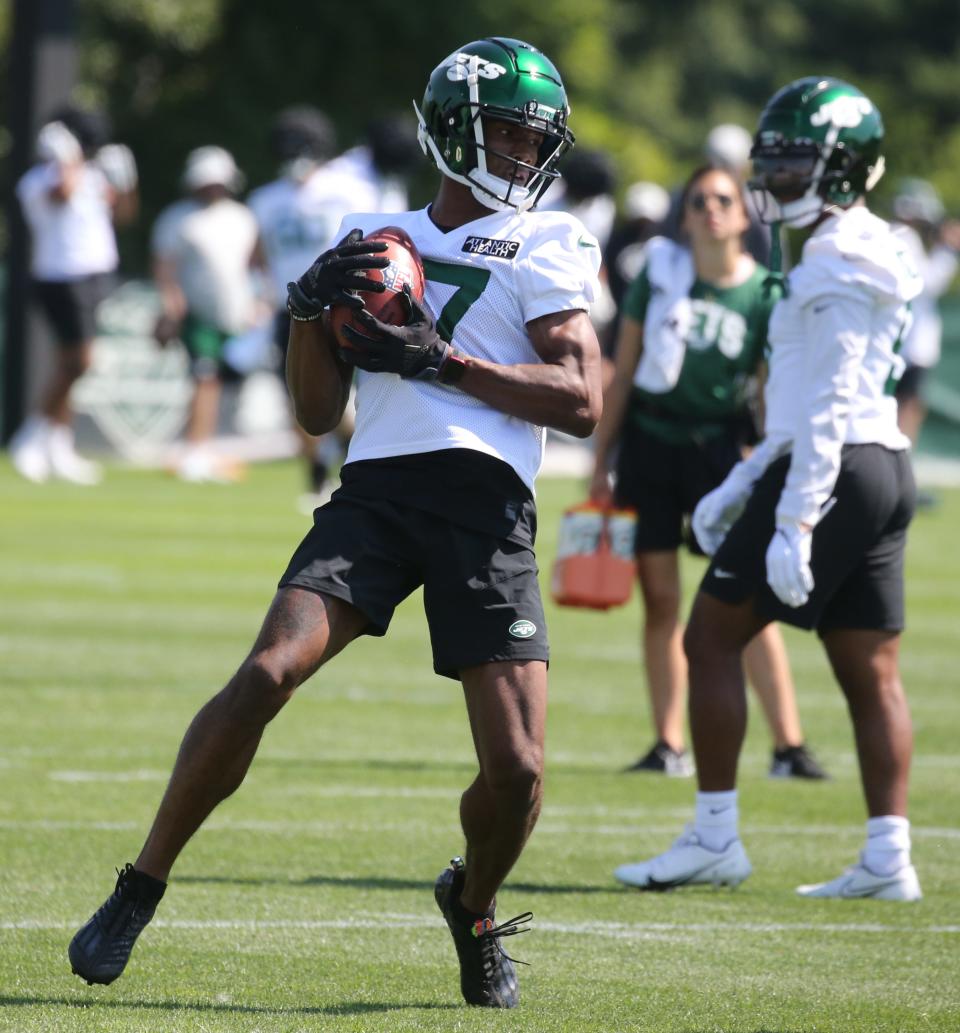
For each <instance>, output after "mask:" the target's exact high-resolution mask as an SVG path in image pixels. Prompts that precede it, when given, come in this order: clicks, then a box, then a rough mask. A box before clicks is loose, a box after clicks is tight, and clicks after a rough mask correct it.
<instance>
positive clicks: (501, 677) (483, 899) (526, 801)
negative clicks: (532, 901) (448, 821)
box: [460, 660, 547, 914]
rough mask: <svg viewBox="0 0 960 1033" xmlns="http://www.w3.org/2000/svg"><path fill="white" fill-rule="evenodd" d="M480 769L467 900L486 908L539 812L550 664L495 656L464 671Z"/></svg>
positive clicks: (466, 823)
mask: <svg viewBox="0 0 960 1033" xmlns="http://www.w3.org/2000/svg"><path fill="white" fill-rule="evenodd" d="M460 675H461V678H462V680H463V688H464V694H465V697H466V703H467V713H468V715H469V717H470V729H471V731H472V733H473V742H474V746H475V747H476V751H477V759H478V761H479V763H480V773H479V774H478V775H477V777H476V778H475V779H474V781H473V783H472V784H471V785H470V787H469V788H468V789H467V790H466V792H465V793H464V794H463V796H462V797H461V800H460V821H461V824H462V825H463V831H464V835H465V836H466V840H467V868H466V882H465V884H464V888H463V892H462V894H461V896H460V902H461V904H462V905H463V907H464V908H466V909H467V910H468V911H473V912H475V913H477V914H483V913H485V912H486V911H488V910H489V908H490V907H491V906H492V904H493V901H494V898H495V897H496V894H497V890H498V889H499V888H500V885H501V883H502V882H503V880H504V879H505V878H506V877H507V873H508V872H509V871H510V869H511V868H512V867H513V865H514V863H515V862H516V860H517V858H518V857H519V856H520V852H521V851H522V850H523V846H524V844H525V843H526V841H527V839H528V838H529V836H530V833H531V832H532V831H533V827H534V825H535V824H536V822H537V818H538V817H539V815H540V805H541V801H542V798H543V744H544V734H545V726H546V710H547V665H546V664H545V663H543V661H541V660H526V661H520V662H517V663H506V662H504V663H492V664H483V665H481V666H478V667H471V668H468V669H466V670H463V671H461V672H460Z"/></svg>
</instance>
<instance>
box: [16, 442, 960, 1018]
mask: <svg viewBox="0 0 960 1033" xmlns="http://www.w3.org/2000/svg"><path fill="white" fill-rule="evenodd" d="M299 477H300V471H299V469H298V468H296V467H295V466H294V465H293V464H292V463H281V464H277V465H270V466H263V467H258V468H255V469H254V470H253V471H252V472H251V475H250V477H249V479H248V480H247V481H246V482H245V483H244V484H242V485H239V486H235V487H216V486H189V485H183V484H180V483H178V482H176V481H174V480H172V479H170V478H168V477H166V476H164V475H162V474H159V473H149V472H132V471H126V470H121V469H111V470H110V471H109V477H108V479H107V481H106V483H105V484H104V485H103V486H102V487H101V488H99V489H95V490H83V489H77V488H71V487H68V486H61V485H49V486H44V487H42V488H38V487H35V486H33V485H29V484H26V483H24V482H23V481H20V480H18V479H17V478H15V476H14V475H13V474H12V472H11V470H10V466H9V463H8V462H7V461H6V459H5V458H4V459H0V554H2V563H0V582H2V592H0V678H2V682H0V686H2V699H0V704H2V710H0V714H2V718H0V1030H3V1031H15V1033H34V1031H44V1033H74V1031H87V1033H130V1031H151V1033H198V1031H204V1033H207V1031H218V1033H219V1031H230V1033H236V1031H247V1033H252V1031H255V1030H258V1031H261V1033H268V1031H269V1033H275V1031H277V1033H279V1031H284V1033H287V1031H289V1033H293V1031H306V1030H310V1031H314V1030H324V1031H325V1030H332V1031H345V1030H377V1031H381V1030H382V1031H391V1033H392V1031H398V1030H417V1031H418V1033H422V1031H424V1030H440V1031H446V1030H487V1029H498V1030H511V1031H521V1033H522V1031H537V1033H541V1031H542V1033H549V1031H554V1030H569V1031H597V1033H625V1031H663V1033H711V1031H725V1033H734V1031H736V1033H814V1031H824V1033H827V1031H829V1033H861V1031H862V1033H878V1031H884V1033H885V1031H894V1030H903V1031H911V1033H912V1031H918V1033H919V1031H936V1033H952V1031H956V1030H957V1029H960V882H958V872H960V863H958V862H960V804H958V799H960V752H958V748H957V745H958V742H960V728H958V726H960V698H958V693H957V688H958V684H960V646H958V635H960V592H958V587H957V586H958V584H960V550H958V549H957V547H956V544H955V542H956V534H957V528H958V527H960V493H958V492H952V493H947V492H945V493H943V497H942V504H941V505H940V507H939V508H938V509H936V510H933V511H931V512H927V513H924V514H921V515H920V516H919V517H918V518H917V520H916V523H915V524H914V530H913V535H912V539H911V543H910V551H909V563H908V588H909V618H910V629H909V631H908V634H907V637H906V639H905V645H904V650H903V669H904V675H905V680H906V682H907V685H908V690H909V694H910V698H911V701H912V708H913V715H914V719H915V723H916V747H917V748H916V759H915V766H914V777H913V799H912V807H913V813H912V818H913V822H914V826H913V836H914V852H915V860H916V863H917V867H918V869H919V872H920V877H921V881H922V884H923V889H924V892H925V894H926V895H925V898H924V900H923V901H921V902H919V903H917V904H909V905H904V904H885V903H880V902H871V901H849V902H846V901H844V902H831V901H822V902H820V901H810V900H804V899H801V898H798V897H796V896H795V895H794V893H793V889H794V887H795V886H796V885H797V884H798V883H801V882H810V881H816V880H820V879H826V878H831V877H833V876H834V875H836V874H838V873H839V871H840V870H841V869H842V868H843V867H844V866H845V865H847V864H849V863H850V862H852V861H853V860H854V858H855V855H856V851H857V850H858V849H859V846H860V843H861V838H862V834H863V813H862V805H861V799H860V792H859V785H858V780H857V772H856V766H855V762H854V755H853V746H852V738H851V732H850V727H849V722H848V720H847V717H846V713H845V709H844V705H843V703H842V700H841V698H840V695H839V692H838V690H837V689H836V688H835V686H834V685H833V682H832V680H831V678H830V676H829V674H828V671H827V668H826V664H825V661H824V659H823V656H822V654H821V652H820V650H819V648H818V646H817V642H816V640H815V639H814V638H813V637H812V636H805V635H801V634H796V633H788V645H789V648H790V655H791V658H792V662H793V669H794V672H795V675H796V679H797V683H798V687H799V696H800V704H801V711H802V715H803V719H804V722H805V725H806V731H807V736H808V739H809V741H810V742H811V744H812V746H813V748H814V749H815V751H816V753H817V755H818V756H819V758H820V759H821V760H822V761H823V762H824V764H825V765H826V767H827V768H828V769H829V771H830V772H831V774H832V775H833V776H834V777H833V779H832V781H830V782H829V783H826V784H797V783H792V782H782V781H771V780H769V779H767V778H766V766H767V762H768V759H769V747H770V744H769V741H768V737H767V733H766V729H765V727H764V724H763V721H762V718H761V717H760V714H759V709H758V707H757V706H756V705H755V702H754V701H751V727H750V733H749V738H748V741H747V745H746V749H745V753H744V757H743V761H742V767H741V773H742V778H741V790H742V804H741V814H742V816H743V822H744V827H743V835H744V841H745V844H746V846H747V849H748V851H749V853H750V856H751V859H752V861H753V864H754V868H755V874H754V875H753V877H752V878H750V879H749V880H748V881H747V882H746V883H745V884H744V885H743V886H741V887H740V889H738V890H737V891H735V892H729V891H714V890H712V889H709V888H703V889H694V890H688V891H685V892H684V891H680V892H674V893H668V894H664V895H646V894H640V893H637V892H631V891H626V890H624V889H621V888H619V887H618V886H617V885H616V884H615V882H614V881H613V878H612V876H611V872H612V870H613V868H614V867H615V866H616V865H617V864H619V863H621V862H623V861H626V860H634V859H637V858H641V857H644V856H649V855H650V854H652V853H654V852H659V851H660V850H662V849H664V848H665V847H666V846H667V845H668V844H669V842H670V841H671V839H672V838H673V837H674V836H675V835H677V834H678V833H679V831H680V830H681V828H682V826H683V823H684V822H685V821H686V820H688V819H689V817H690V816H691V813H692V794H693V785H692V783H691V782H690V781H689V780H673V779H663V778H659V777H657V776H649V775H637V774H630V775H627V774H620V773H619V769H620V768H621V767H622V766H624V765H625V764H627V763H628V762H630V761H632V760H633V759H635V757H636V756H637V755H638V753H639V752H640V751H641V750H642V749H643V748H645V747H646V746H647V745H649V740H650V737H651V736H650V731H649V724H648V721H647V716H646V705H645V701H644V694H643V692H642V691H641V682H640V670H639V648H638V604H637V601H636V599H634V600H633V602H632V603H631V604H630V605H629V606H627V607H626V608H624V609H622V610H619V611H616V612H612V613H610V614H606V615H604V614H597V613H588V612H582V611H575V610H565V611H561V610H557V609H555V608H551V609H550V610H549V611H548V617H549V622H550V631H551V639H552V642H553V664H552V668H551V697H552V698H551V708H552V709H551V714H550V721H549V740H548V755H547V785H546V805H545V808H544V811H543V816H542V819H541V821H540V824H539V826H538V828H537V830H536V832H535V833H534V836H533V838H532V840H531V842H530V845H529V847H528V849H527V851H526V852H525V854H524V856H523V857H522V858H521V860H520V863H519V864H518V865H517V868H516V869H515V871H514V872H513V874H512V876H511V878H510V880H509V882H508V883H507V885H506V886H505V887H504V889H503V891H502V893H501V895H500V902H499V915H500V917H501V919H505V918H509V917H510V916H512V915H515V914H517V913H519V912H522V911H526V910H528V909H529V910H532V911H533V912H535V916H536V917H535V919H534V922H533V932H532V933H530V934H529V935H526V936H522V937H516V938H514V939H512V940H511V941H509V944H508V946H509V948H510V952H511V953H512V954H513V955H514V956H515V957H519V958H521V959H523V960H524V961H526V962H529V963H530V967H522V968H521V969H520V978H521V986H522V998H523V1000H522V1003H521V1007H520V1008H519V1009H518V1010H517V1011H515V1012H511V1013H507V1014H497V1013H490V1012H486V1011H480V1010H475V1009H468V1008H466V1007H464V1006H463V1005H462V1004H461V1000H460V995H459V990H458V981H457V965H456V959H455V956H454V952H453V945H452V942H451V941H450V938H449V935H448V933H447V930H446V928H445V926H444V924H443V921H442V919H441V917H440V915H439V913H438V912H437V910H436V908H435V905H434V903H433V897H432V887H433V881H434V879H435V877H436V875H437V873H438V872H439V871H440V870H441V868H442V867H444V865H445V864H446V863H447V860H448V859H449V858H450V857H451V856H452V855H453V854H455V853H458V852H459V851H460V850H461V840H460V834H459V826H458V821H457V800H458V794H459V791H460V790H461V789H462V788H463V787H465V786H466V785H467V783H468V782H469V781H470V779H471V778H472V776H473V773H474V762H473V759H472V749H471V745H470V741H469V738H468V732H467V726H466V720H465V715H464V709H463V703H462V699H461V694H460V690H459V688H458V686H457V685H456V684H455V683H454V682H451V681H448V680H444V679H440V678H437V677H435V676H434V675H433V674H432V672H431V668H430V661H429V653H428V647H427V639H426V634H425V623H424V620H423V616H422V613H421V608H420V598H419V594H418V595H416V596H415V597H414V598H412V599H411V600H409V601H408V603H407V604H405V605H404V607H403V608H402V609H401V610H400V612H399V613H398V614H397V617H396V619H395V621H394V624H393V627H392V628H391V632H390V635H389V636H388V638H386V639H380V640H374V639H364V640H362V641H361V642H359V643H358V644H357V645H356V646H354V647H353V648H352V649H351V650H349V651H348V653H347V654H345V655H343V656H341V657H339V658H337V659H336V660H335V661H333V662H332V663H331V664H330V665H329V667H328V668H327V669H325V670H324V671H322V672H321V673H320V675H319V676H317V677H316V678H315V679H314V680H313V681H312V682H310V683H309V684H307V685H306V686H305V687H304V688H303V689H302V690H301V691H300V692H299V693H298V695H297V697H296V698H295V700H294V701H293V702H292V703H291V704H290V706H289V707H288V708H287V709H286V710H285V711H284V712H283V713H282V714H281V715H280V716H279V717H278V718H277V720H276V721H275V722H274V724H273V725H272V726H271V727H270V728H269V729H268V731H267V734H266V736H265V739H264V742H263V745H262V748H261V751H260V754H259V756H258V758H257V760H256V762H255V764H254V766H253V768H252V770H251V772H250V775H249V777H248V780H247V782H246V784H245V785H244V786H243V787H242V789H241V790H240V791H239V792H238V793H237V794H236V795H235V796H234V797H233V798H232V799H230V800H229V801H227V802H226V803H225V804H224V805H223V806H222V807H221V808H220V809H219V810H218V811H217V812H216V813H215V814H214V816H213V817H212V819H211V820H210V822H209V824H208V826H207V827H205V829H204V830H203V831H202V832H201V833H200V834H199V835H198V836H197V837H196V838H195V840H194V841H193V843H192V844H191V845H190V846H189V848H188V849H187V851H186V852H185V853H184V855H183V857H182V858H181V861H180V864H179V865H178V867H177V868H176V870H175V873H174V878H173V880H172V882H171V885H170V888H169V890H168V892H167V896H166V898H165V900H164V901H163V903H162V905H161V907H160V910H159V911H158V915H157V919H156V920H155V922H154V923H153V924H152V925H151V926H150V927H148V929H147V930H146V932H145V933H144V935H143V937H142V939H141V941H140V943H139V944H138V945H137V948H136V950H135V951H134V954H133V960H132V962H131V964H130V967H129V968H128V970H127V972H126V974H125V975H124V976H123V977H122V978H121V979H120V980H119V981H117V982H116V983H114V984H113V985H112V986H110V987H88V986H87V985H86V984H84V983H82V982H80V980H78V979H77V978H76V977H74V976H72V975H71V974H70V969H69V965H68V962H67V958H66V947H67V943H68V941H69V939H70V937H71V936H72V934H73V931H74V929H75V928H76V927H77V926H78V925H79V924H80V923H81V922H82V921H84V920H85V919H86V918H87V917H88V915H89V914H90V913H91V911H92V910H93V909H94V908H95V907H96V906H98V905H99V904H100V903H101V901H102V900H103V898H104V897H105V896H106V895H107V894H108V893H109V892H110V890H111V889H112V887H113V882H114V879H115V875H114V867H115V866H118V865H121V864H122V863H123V862H125V861H127V860H132V859H133V858H134V856H135V855H136V853H137V850H138V848H139V845H140V843H141V841H142V838H143V835H144V833H145V831H146V827H147V824H148V822H149V820H150V818H151V817H152V814H153V810H154V807H155V805H156V803H157V800H158V798H159V795H160V793H161V791H162V789H163V785H164V780H165V778H166V776H167V773H168V771H169V768H170V765H171V764H172V761H173V758H174V756H175V753H176V750H177V747H178V744H179V741H180V737H181V735H182V732H183V730H184V728H185V726H186V724H187V722H188V720H189V718H190V717H191V716H192V715H193V713H194V712H195V711H196V709H197V708H198V707H199V706H200V704H201V703H202V702H204V701H205V700H206V698H207V697H208V696H209V695H210V694H212V693H213V692H214V691H215V690H216V689H218V688H219V687H220V685H221V684H222V683H223V681H224V680H225V679H226V678H227V677H228V676H229V675H230V673H231V672H232V670H233V669H234V667H235V666H236V665H237V664H238V663H239V661H240V660H241V658H242V656H243V655H244V653H245V651H246V649H247V648H248V647H249V645H250V643H251V642H252V640H253V637H254V635H255V633H256V631H257V628H258V626H259V621H260V618H261V616H262V613H263V611H264V609H265V606H266V604H267V602H268V601H269V599H270V597H271V595H272V592H273V586H274V584H275V583H276V579H277V577H278V576H279V574H280V572H281V571H282V569H283V567H284V565H285V563H286V560H287V558H288V556H289V554H290V552H291V551H292V549H293V546H294V545H295V544H296V542H297V541H298V540H299V536H300V534H301V533H302V532H303V530H304V529H305V527H306V524H307V521H306V519H305V518H304V517H302V516H299V515H298V514H297V513H296V510H295V508H294V503H293V500H294V497H295V494H296V492H297V490H298V488H299ZM579 491H580V488H579V486H578V485H577V484H575V483H574V482H572V481H561V480H554V481H545V482H543V483H542V485H541V516H540V528H541V533H540V542H539V546H540V559H541V566H542V570H543V577H544V584H545V585H546V583H547V578H548V572H549V566H550V561H551V559H552V554H553V549H554V545H555V539H556V531H557V525H558V522H559V513H560V510H561V508H562V507H563V506H564V505H565V504H568V503H571V502H573V501H577V500H578V496H579ZM700 569H701V568H700V566H699V565H698V564H697V563H695V562H694V561H690V563H689V566H688V569H687V570H686V577H687V585H688V587H689V588H692V587H693V585H694V584H695V579H696V577H697V574H698V571H699V570H700Z"/></svg>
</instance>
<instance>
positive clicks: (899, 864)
mask: <svg viewBox="0 0 960 1033" xmlns="http://www.w3.org/2000/svg"><path fill="white" fill-rule="evenodd" d="M863 864H864V866H865V867H866V868H869V869H870V871H871V872H874V873H875V874H876V875H893V873H894V872H898V871H900V869H901V868H906V867H907V865H908V864H910V821H909V820H908V819H907V818H901V817H900V816H899V815H896V814H888V815H884V816H883V817H881V818H868V819H867V845H866V846H865V847H864V850H863Z"/></svg>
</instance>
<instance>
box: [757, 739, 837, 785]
mask: <svg viewBox="0 0 960 1033" xmlns="http://www.w3.org/2000/svg"><path fill="white" fill-rule="evenodd" d="M770 777H771V778H812V779H818V778H829V777H830V776H829V775H828V774H827V773H826V771H824V770H823V768H822V767H820V765H819V764H818V763H817V760H816V758H815V757H814V756H813V754H812V753H811V752H810V751H809V750H808V749H807V747H806V746H805V745H804V744H803V743H801V744H800V745H799V746H784V748H783V749H782V750H774V751H773V759H772V760H771V761H770Z"/></svg>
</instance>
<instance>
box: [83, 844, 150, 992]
mask: <svg viewBox="0 0 960 1033" xmlns="http://www.w3.org/2000/svg"><path fill="white" fill-rule="evenodd" d="M166 888H167V884H166V883H165V882H161V881H160V880H159V879H154V878H152V877H151V876H149V875H145V874H144V873H143V872H138V871H136V870H135V869H134V867H133V865H132V864H127V865H126V866H125V867H124V869H123V871H119V870H118V871H117V886H116V889H114V891H113V895H112V896H110V897H108V898H107V900H106V901H104V903H103V906H102V907H101V908H100V910H99V911H97V913H96V914H95V915H94V916H93V918H91V919H90V921H89V922H87V924H86V925H85V926H84V927H83V928H82V929H81V930H80V931H79V932H78V933H77V935H76V936H74V938H73V939H72V940H71V941H70V950H69V955H70V966H71V968H72V969H73V972H74V974H75V975H78V976H79V977H80V978H81V979H85V980H86V981H87V982H88V983H89V984H90V985H91V986H92V985H93V984H94V983H103V984H107V983H112V982H113V981H114V980H115V979H116V978H117V976H119V975H120V973H121V972H123V970H124V969H125V968H126V966H127V962H128V961H129V960H130V952H131V951H132V950H133V945H134V944H135V943H136V942H137V937H138V936H139V935H140V934H141V933H142V932H143V929H144V926H145V925H146V924H147V922H149V921H150V919H151V918H153V913H154V911H156V909H157V904H159V903H160V898H161V897H162V896H163V891H164V890H165V889H166Z"/></svg>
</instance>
